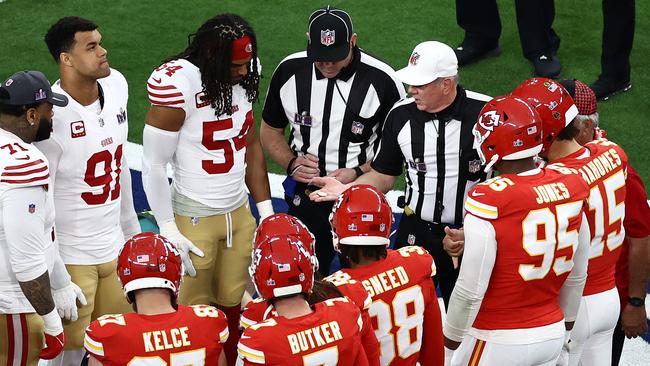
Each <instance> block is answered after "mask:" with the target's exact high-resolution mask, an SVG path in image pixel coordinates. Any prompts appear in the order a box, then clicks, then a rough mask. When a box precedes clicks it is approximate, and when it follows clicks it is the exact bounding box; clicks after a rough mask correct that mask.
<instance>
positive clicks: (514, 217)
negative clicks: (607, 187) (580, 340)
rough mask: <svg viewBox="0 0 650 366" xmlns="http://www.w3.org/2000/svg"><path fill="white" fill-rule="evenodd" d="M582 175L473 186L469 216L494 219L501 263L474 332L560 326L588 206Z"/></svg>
mask: <svg viewBox="0 0 650 366" xmlns="http://www.w3.org/2000/svg"><path fill="white" fill-rule="evenodd" d="M588 193H589V189H588V187H587V185H586V183H585V182H584V180H582V179H581V178H580V176H579V175H577V174H574V173H571V172H569V173H568V174H564V173H561V172H558V171H555V170H550V169H545V170H539V169H537V170H534V171H531V172H529V174H519V175H517V174H503V175H501V176H499V177H497V178H494V179H491V180H488V181H486V182H484V183H480V184H478V185H477V186H475V187H474V188H472V189H471V190H470V192H469V194H468V197H467V201H466V202H465V209H466V211H467V214H469V215H474V216H476V217H479V218H481V219H484V220H488V221H490V223H491V224H492V226H493V227H494V232H495V239H496V251H497V252H496V253H497V254H496V260H495V263H494V267H493V270H492V273H491V276H490V280H489V283H488V287H487V290H486V292H485V295H484V297H483V301H482V303H481V307H480V309H479V312H478V315H477V316H476V319H475V321H474V324H473V327H474V328H476V329H479V330H503V329H522V328H534V327H541V326H545V325H550V324H554V323H557V322H561V321H562V320H563V319H564V314H563V312H562V309H561V308H560V304H559V293H560V288H561V287H562V285H563V284H564V281H565V280H566V279H567V277H568V276H569V273H570V272H571V269H572V268H573V255H574V253H575V251H576V250H577V248H578V244H579V240H578V232H579V230H580V225H581V223H582V215H583V210H584V201H585V199H586V198H587V195H588Z"/></svg>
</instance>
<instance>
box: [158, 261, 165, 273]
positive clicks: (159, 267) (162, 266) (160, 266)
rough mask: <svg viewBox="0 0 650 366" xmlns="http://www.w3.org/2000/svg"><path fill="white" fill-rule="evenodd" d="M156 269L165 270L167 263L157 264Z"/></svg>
mask: <svg viewBox="0 0 650 366" xmlns="http://www.w3.org/2000/svg"><path fill="white" fill-rule="evenodd" d="M158 270H159V271H160V272H165V271H166V270H167V265H166V264H165V263H160V264H159V265H158Z"/></svg>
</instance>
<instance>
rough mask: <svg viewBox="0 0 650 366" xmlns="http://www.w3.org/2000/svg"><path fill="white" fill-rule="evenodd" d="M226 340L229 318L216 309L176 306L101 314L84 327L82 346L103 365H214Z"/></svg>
mask: <svg viewBox="0 0 650 366" xmlns="http://www.w3.org/2000/svg"><path fill="white" fill-rule="evenodd" d="M227 339H228V320H227V319H226V316H225V315H224V313H223V312H221V310H218V309H217V308H215V307H212V306H208V305H193V306H183V305H179V306H178V310H177V311H176V312H175V313H170V314H160V315H142V314H137V313H129V314H124V315H122V314H118V315H104V316H102V317H100V318H99V319H97V320H95V321H93V322H92V323H90V326H88V328H87V329H86V338H85V339H84V347H85V348H86V351H88V353H90V354H91V355H92V356H93V357H94V358H96V359H97V360H99V361H100V362H101V363H102V364H103V365H104V366H110V365H116V366H117V365H135V364H139V363H138V362H143V363H145V364H147V365H148V364H150V362H154V361H155V362H159V364H161V365H167V364H169V365H216V364H217V362H218V360H219V355H220V354H221V349H222V344H223V343H224V342H225V341H226V340H227ZM138 360H142V361H138ZM151 364H153V363H151ZM156 364H158V363H156Z"/></svg>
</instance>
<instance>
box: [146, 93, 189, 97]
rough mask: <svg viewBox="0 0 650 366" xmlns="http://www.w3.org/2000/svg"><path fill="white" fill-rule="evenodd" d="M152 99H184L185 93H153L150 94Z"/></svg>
mask: <svg viewBox="0 0 650 366" xmlns="http://www.w3.org/2000/svg"><path fill="white" fill-rule="evenodd" d="M148 93H149V96H150V97H154V98H175V97H182V96H183V93H169V94H156V93H152V92H148Z"/></svg>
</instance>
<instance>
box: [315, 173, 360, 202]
mask: <svg viewBox="0 0 650 366" xmlns="http://www.w3.org/2000/svg"><path fill="white" fill-rule="evenodd" d="M309 184H312V185H315V186H319V187H321V189H319V190H317V191H314V192H311V193H310V194H309V199H310V200H312V201H315V202H325V201H336V200H337V199H338V198H339V195H340V194H341V193H343V191H345V190H346V189H348V187H349V186H350V185H349V184H343V183H341V182H339V181H338V180H337V179H336V178H332V177H315V178H314V179H312V180H311V182H309Z"/></svg>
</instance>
